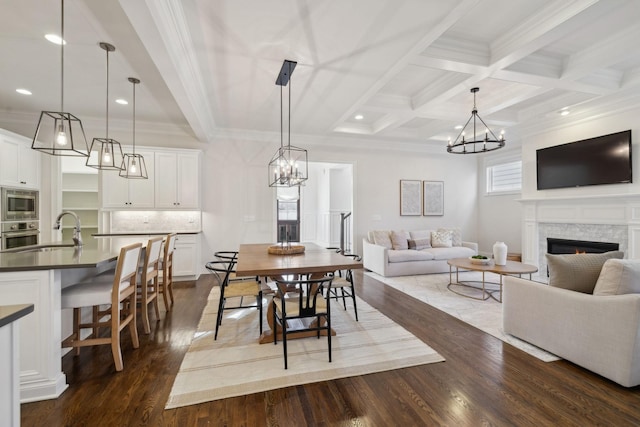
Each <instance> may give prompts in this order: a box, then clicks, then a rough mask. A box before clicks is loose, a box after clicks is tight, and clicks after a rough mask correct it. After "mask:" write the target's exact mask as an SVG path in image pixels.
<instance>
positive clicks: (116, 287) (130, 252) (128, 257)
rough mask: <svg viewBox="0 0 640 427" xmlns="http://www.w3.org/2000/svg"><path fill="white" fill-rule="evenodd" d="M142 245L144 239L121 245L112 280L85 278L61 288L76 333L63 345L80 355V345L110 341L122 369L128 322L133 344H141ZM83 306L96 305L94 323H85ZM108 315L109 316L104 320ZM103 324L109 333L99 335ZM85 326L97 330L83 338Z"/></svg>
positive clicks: (62, 303) (114, 357)
mask: <svg viewBox="0 0 640 427" xmlns="http://www.w3.org/2000/svg"><path fill="white" fill-rule="evenodd" d="M141 249H142V244H141V243H135V244H132V245H128V246H125V247H123V248H122V249H120V255H119V256H118V262H117V265H116V270H115V275H114V277H113V280H111V281H101V280H93V281H86V282H82V283H78V284H75V285H73V286H69V287H66V288H63V289H62V298H61V306H62V308H72V309H73V333H72V334H71V335H70V336H69V337H68V338H66V339H65V340H64V341H63V342H62V347H63V348H65V347H73V348H75V349H76V351H75V352H76V355H78V354H80V347H85V346H92V345H104V344H110V345H111V353H112V355H113V360H114V362H115V366H116V371H122V369H123V368H124V365H123V362H122V350H121V348H120V333H121V332H122V330H123V329H124V328H125V327H127V326H129V332H130V334H131V340H132V341H133V347H134V348H138V347H139V345H140V343H139V340H138V331H137V329H136V311H137V310H136V279H137V275H138V263H139V262H140V252H141ZM107 305H108V306H109V308H108V309H106V310H100V306H107ZM82 307H92V308H93V313H94V314H93V321H92V322H91V323H82ZM106 317H108V320H104V319H105V318H106ZM103 328H110V332H109V336H107V337H102V336H100V334H99V332H100V330H101V329H103ZM82 329H93V330H94V333H93V334H92V335H89V337H87V338H84V339H82V338H81V331H82Z"/></svg>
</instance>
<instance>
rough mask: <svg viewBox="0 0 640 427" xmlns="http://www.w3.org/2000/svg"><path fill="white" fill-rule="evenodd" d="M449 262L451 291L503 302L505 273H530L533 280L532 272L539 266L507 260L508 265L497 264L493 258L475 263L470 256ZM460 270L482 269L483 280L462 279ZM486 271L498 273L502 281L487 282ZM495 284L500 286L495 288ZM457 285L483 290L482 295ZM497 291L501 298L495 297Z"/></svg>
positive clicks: (519, 274) (470, 296)
mask: <svg viewBox="0 0 640 427" xmlns="http://www.w3.org/2000/svg"><path fill="white" fill-rule="evenodd" d="M447 264H449V284H448V285H447V289H449V290H450V291H451V292H454V293H456V294H458V295H462V296H464V297H467V298H473V299H479V300H483V301H484V300H487V299H489V298H493V299H494V300H496V301H498V302H502V276H504V275H512V274H517V275H518V276H521V275H523V274H528V275H529V280H531V274H532V273H535V272H536V271H538V267H536V266H535V265H531V264H523V263H521V262H518V261H507V264H506V265H495V263H494V262H493V260H491V261H490V262H489V263H488V264H474V263H472V262H471V260H470V259H469V258H453V259H450V260H448V261H447ZM454 267H455V268H456V281H455V282H454V281H453V280H452V275H453V268H454ZM459 270H469V271H481V272H482V281H478V280H465V281H460V279H459V276H458V273H459ZM486 272H490V273H496V274H498V275H499V276H500V282H498V283H495V282H487V281H485V279H484V274H485V273H486ZM487 285H494V286H492V287H489V288H487ZM495 285H497V286H498V288H497V289H496V288H495ZM456 287H463V288H471V289H476V290H481V291H482V295H481V296H480V297H476V296H473V295H468V294H465V293H463V292H461V291H459V290H457V289H456ZM495 293H498V294H499V295H500V297H499V298H496V297H495V295H494V294H495Z"/></svg>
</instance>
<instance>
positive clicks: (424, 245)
mask: <svg viewBox="0 0 640 427" xmlns="http://www.w3.org/2000/svg"><path fill="white" fill-rule="evenodd" d="M430 247H431V239H409V249H415V250H416V251H419V250H421V249H429V248H430Z"/></svg>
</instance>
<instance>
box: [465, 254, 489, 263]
mask: <svg viewBox="0 0 640 427" xmlns="http://www.w3.org/2000/svg"><path fill="white" fill-rule="evenodd" d="M469 261H471V264H480V265H487V264H490V263H491V258H487V257H482V258H474V257H472V256H470V257H469Z"/></svg>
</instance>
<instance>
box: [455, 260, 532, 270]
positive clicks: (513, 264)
mask: <svg viewBox="0 0 640 427" xmlns="http://www.w3.org/2000/svg"><path fill="white" fill-rule="evenodd" d="M447 264H449V265H451V266H453V267H456V268H461V269H463V270H472V271H490V272H492V273H497V274H531V273H535V272H536V271H538V267H536V266H535V265H531V264H523V263H521V262H518V261H509V260H507V264H506V265H495V264H494V262H493V260H491V262H489V264H474V263H472V262H471V260H470V259H469V258H453V259H450V260H448V261H447Z"/></svg>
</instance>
